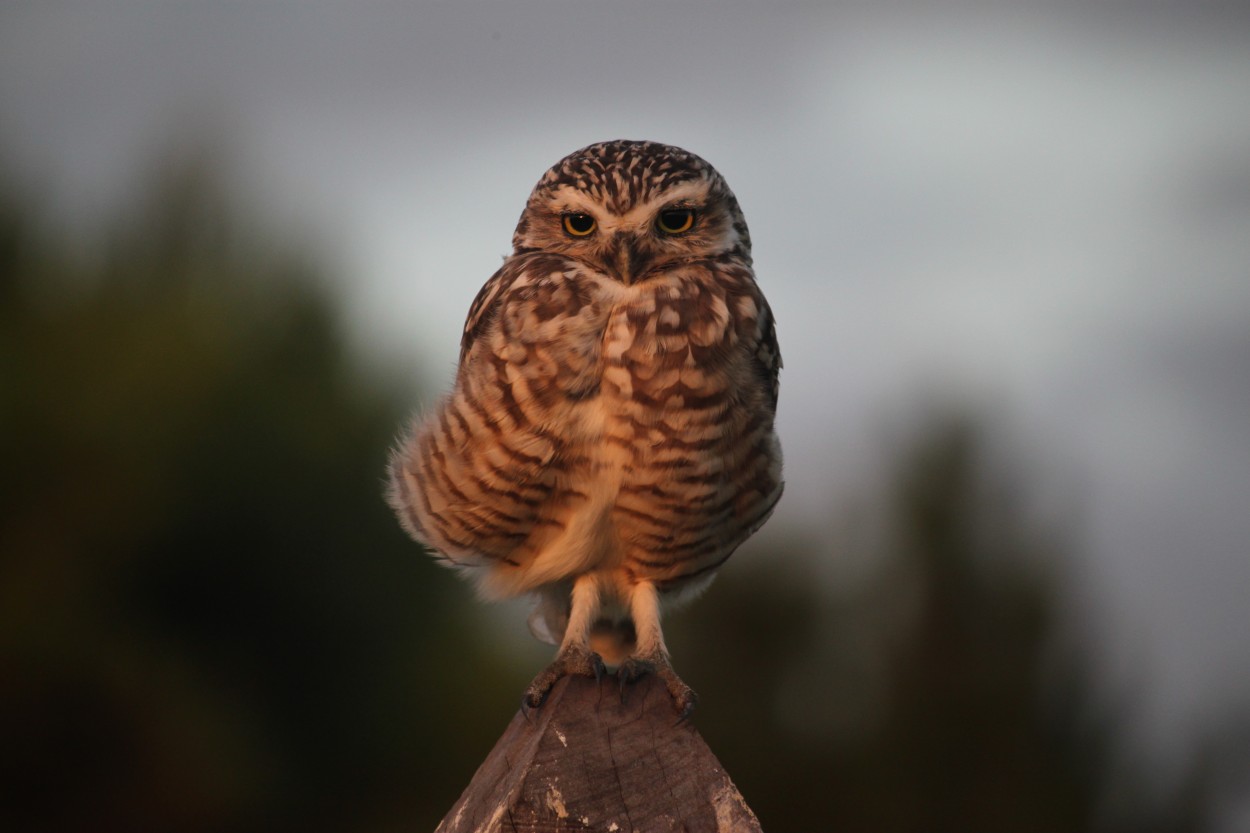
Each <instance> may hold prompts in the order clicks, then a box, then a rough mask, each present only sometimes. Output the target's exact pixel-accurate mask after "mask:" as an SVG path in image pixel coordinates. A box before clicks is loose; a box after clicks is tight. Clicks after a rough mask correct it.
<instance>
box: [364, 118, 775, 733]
mask: <svg viewBox="0 0 1250 833" xmlns="http://www.w3.org/2000/svg"><path fill="white" fill-rule="evenodd" d="M512 242H513V252H512V254H511V255H510V256H508V258H507V259H506V260H505V261H504V264H503V266H502V268H500V270H499V271H498V272H496V273H495V274H494V276H492V277H491V279H490V280H489V281H487V282H486V285H485V286H484V287H482V290H481V291H480V292H479V293H478V295H477V298H476V299H475V300H474V301H473V306H472V307H471V308H470V310H469V317H468V320H467V321H466V322H465V326H464V336H463V339H462V340H461V343H460V366H459V371H458V373H457V375H456V382H455V387H454V389H453V390H452V392H451V394H450V395H449V396H447V397H446V398H445V399H443V400H442V401H441V402H440V403H439V404H438V406H437V407H435V408H434V409H433V410H432V411H431V412H429V413H428V414H426V415H424V416H423V417H421V418H419V419H418V420H417V421H416V422H415V424H414V425H413V427H412V429H411V431H410V432H409V433H407V434H406V435H405V436H404V437H403V438H402V439H401V441H400V443H399V445H398V446H397V448H396V449H395V451H394V454H393V456H392V458H391V464H390V491H389V500H390V504H391V506H392V507H393V508H394V509H395V511H396V513H397V514H398V515H399V519H400V522H401V523H402V524H403V526H404V528H405V529H407V530H408V532H409V533H411V534H412V536H413V537H414V538H416V539H417V540H418V541H421V542H423V543H425V544H427V545H429V546H430V547H432V548H433V549H434V550H436V551H437V552H438V553H439V554H440V555H441V557H443V558H444V559H445V560H446V561H447V562H449V563H450V564H452V565H453V566H456V567H460V568H463V570H464V571H465V572H467V573H468V574H469V575H471V576H472V577H473V579H474V580H475V581H476V583H477V586H478V588H479V589H480V591H481V592H482V594H483V595H484V596H486V597H488V598H502V597H508V596H515V595H519V594H524V593H530V594H534V595H536V596H537V605H536V606H535V609H534V613H533V615H532V616H531V617H530V627H531V630H533V631H534V633H535V635H536V636H538V637H540V638H542V639H545V640H547V641H550V642H552V643H556V642H558V643H559V645H560V648H559V651H558V653H557V654H556V658H555V661H554V662H552V663H551V665H550V666H548V667H547V668H546V669H544V670H543V671H542V672H541V673H540V674H539V675H538V676H537V677H536V678H535V679H534V682H533V683H532V684H531V685H530V687H529V688H528V689H527V691H526V694H525V703H526V704H527V705H528V706H530V707H537V706H539V705H541V704H542V702H543V700H544V698H545V697H546V695H547V693H548V691H549V690H550V689H551V686H552V685H554V684H555V682H556V681H557V680H558V679H559V678H560V677H561V676H563V675H566V674H572V673H577V674H595V675H596V676H597V675H598V674H599V673H601V672H602V671H603V670H604V662H605V661H606V662H607V663H608V664H610V665H617V666H618V671H617V673H618V675H619V677H620V679H621V684H622V685H624V684H625V683H627V682H629V681H632V680H634V679H636V678H637V677H638V676H640V675H642V674H644V673H648V672H651V673H655V674H658V675H659V676H660V677H661V678H662V679H663V680H664V682H665V684H666V685H667V687H668V690H669V691H670V693H671V694H672V696H673V699H674V702H675V704H676V706H677V709H678V710H679V711H680V712H681V713H682V714H683V715H685V714H687V713H688V712H689V711H690V709H691V708H693V706H694V702H695V697H694V693H693V692H692V691H691V690H690V688H689V687H688V686H686V685H685V683H683V682H682V681H681V680H680V679H679V678H678V677H677V675H676V674H675V673H674V672H673V669H672V666H671V665H670V663H669V658H668V650H667V648H666V647H665V645H664V637H663V634H662V632H661V630H660V606H661V603H666V602H673V601H678V600H681V599H684V598H689V597H690V596H692V595H694V594H695V593H697V592H698V591H699V590H701V589H702V588H704V587H705V586H706V585H707V584H708V582H709V581H710V580H711V578H712V574H713V573H714V572H715V571H716V569H717V568H719V567H720V566H721V565H722V564H724V563H725V560H726V559H728V558H729V556H730V554H732V553H733V551H734V549H735V548H737V546H738V545H739V544H741V543H742V542H743V541H745V540H746V539H747V538H748V537H749V536H750V535H751V534H752V533H753V532H755V530H757V529H758V528H759V527H760V526H761V525H762V524H763V523H764V521H765V520H766V519H767V518H768V516H769V514H771V512H772V510H773V507H774V505H776V503H777V500H778V498H780V497H781V489H782V484H781V449H780V446H779V444H778V441H777V436H776V433H775V432H774V430H773V416H774V413H775V411H776V407H777V374H778V370H779V369H780V367H781V357H780V354H779V353H778V350H777V340H776V332H775V329H774V326H773V317H772V313H771V311H770V310H769V308H768V303H767V302H766V301H765V300H764V296H763V295H762V294H761V293H760V290H759V288H758V287H757V286H756V284H755V275H754V273H753V272H752V270H751V241H750V237H749V236H748V234H747V225H746V221H745V220H744V219H743V216H742V212H741V211H740V210H739V208H738V201H737V200H736V199H735V198H734V195H733V192H731V191H730V190H729V186H728V185H726V183H725V180H724V179H722V178H721V176H720V174H718V173H717V172H716V171H715V170H714V169H713V168H712V166H711V165H709V164H708V163H707V162H705V161H703V160H702V159H700V158H699V157H698V156H695V155H694V154H692V153H688V152H687V151H684V150H681V149H680V148H676V147H671V146H668V145H662V144H656V143H654V142H633V141H614V142H603V143H600V144H595V145H591V146H590V147H587V148H583V149H582V150H579V151H577V152H575V153H573V154H571V155H569V156H567V157H565V158H564V159H562V160H561V161H560V162H558V163H557V164H556V165H555V166H554V167H553V168H552V169H551V170H549V171H548V172H547V173H546V175H544V176H543V178H542V179H541V180H540V181H539V183H538V185H537V186H535V188H534V191H533V193H531V194H530V198H529V202H528V203H527V204H526V206H525V211H524V212H522V214H521V220H520V222H519V223H518V224H517V228H516V233H515V234H514V235H513V239H512Z"/></svg>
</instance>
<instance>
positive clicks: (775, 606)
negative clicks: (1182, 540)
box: [0, 161, 1244, 833]
mask: <svg viewBox="0 0 1250 833" xmlns="http://www.w3.org/2000/svg"><path fill="white" fill-rule="evenodd" d="M218 182H219V179H218V178H217V177H216V176H215V174H214V171H213V167H212V165H211V164H204V163H202V162H195V161H193V162H192V163H191V164H180V165H174V166H172V167H171V168H169V169H168V170H166V171H165V173H164V175H163V176H161V177H160V178H158V180H157V187H155V188H154V189H153V190H152V192H151V195H150V197H149V199H148V201H147V202H146V203H144V204H143V205H142V206H141V207H140V208H139V209H138V210H137V211H135V212H134V213H133V214H129V215H127V216H128V217H129V219H128V220H126V221H125V222H124V223H122V224H120V225H119V226H118V227H117V228H115V229H114V231H113V234H112V235H111V237H110V238H109V240H108V243H107V245H106V246H104V247H102V250H101V247H96V248H94V249H93V248H92V247H91V246H89V245H86V244H85V243H84V242H83V240H81V239H80V238H79V236H78V235H57V234H53V233H50V232H49V231H48V230H47V229H46V228H44V227H43V226H42V225H41V224H39V223H37V222H36V221H35V220H34V219H33V217H34V212H33V211H32V209H31V201H30V200H29V199H24V198H19V196H18V195H16V194H14V193H13V192H12V190H11V189H10V190H8V191H3V190H0V459H3V461H4V472H5V475H6V477H5V478H4V479H3V486H0V488H2V489H3V501H2V502H0V749H3V750H4V753H5V754H4V755H2V756H0V830H6V831H8V830H13V831H49V833H51V832H52V831H71V830H73V831H77V830H100V831H109V830H119V831H120V830H126V831H143V830H158V829H159V830H180V831H200V830H202V831H208V830H231V831H247V830H261V829H265V830H269V829H274V828H291V829H300V830H308V831H315V830H324V831H346V830H360V831H370V830H372V831H384V830H399V829H404V830H411V829H418V830H420V829H432V828H433V826H434V825H435V823H436V822H437V820H438V819H439V818H441V817H442V816H443V814H444V813H445V812H446V810H447V809H448V808H449V807H450V806H451V805H452V803H453V802H454V800H455V799H456V797H457V796H458V795H459V793H460V791H461V790H462V789H463V787H464V786H465V785H466V784H467V783H468V781H469V778H470V776H471V775H472V773H473V771H474V769H475V768H476V766H477V764H478V763H480V761H481V760H482V759H483V758H484V757H485V755H486V753H487V751H488V750H489V748H490V746H491V745H492V744H493V742H494V740H495V738H496V737H497V735H498V733H499V732H500V731H502V729H503V727H504V726H505V724H506V723H507V721H508V719H509V718H510V717H511V715H512V713H513V712H514V710H515V708H516V703H517V698H519V696H520V692H521V690H522V687H523V684H524V682H525V680H526V679H527V678H528V676H529V675H530V674H532V673H533V671H534V670H535V667H536V665H535V666H534V667H527V665H526V662H527V660H528V659H530V658H532V657H533V656H534V655H533V654H530V653H529V652H528V649H526V650H521V649H519V648H518V646H517V643H515V642H511V641H509V640H507V639H503V638H501V637H502V634H501V633H500V632H499V623H498V621H495V620H492V619H485V617H483V614H482V613H481V612H480V611H479V610H478V609H477V608H476V607H475V603H473V602H471V601H470V600H469V598H468V595H469V594H468V592H467V591H466V590H465V589H464V586H463V584H462V583H461V582H459V581H457V580H456V579H455V578H454V576H452V575H451V574H450V573H447V572H446V571H443V570H441V569H440V568H438V567H436V566H434V565H433V562H432V561H431V560H430V559H426V558H422V557H420V554H419V551H418V550H417V549H416V548H415V547H414V546H413V545H412V544H411V543H410V542H408V541H407V540H406V539H405V538H404V536H403V535H402V534H401V533H400V531H399V529H398V525H397V524H396V523H395V522H394V520H393V519H392V518H391V517H390V516H389V512H388V511H387V509H386V507H385V505H384V504H383V502H382V500H381V494H380V493H381V477H382V468H383V462H384V457H385V454H386V449H387V448H388V447H389V444H390V441H391V437H392V435H393V432H394V431H395V430H396V428H397V426H398V424H399V422H400V420H401V419H402V416H403V412H404V410H405V409H406V407H407V405H406V402H405V401H403V397H402V393H403V392H402V391H401V390H400V386H394V387H393V388H392V387H388V386H387V385H386V384H385V383H379V382H378V381H377V375H376V374H375V373H372V372H369V369H368V368H366V367H365V366H364V364H363V362H362V361H361V360H360V359H359V357H357V356H354V355H353V354H352V353H351V351H350V350H349V349H348V348H347V346H346V344H347V342H346V340H345V339H344V338H343V334H342V333H341V332H340V330H339V323H338V321H337V318H336V316H335V315H334V312H333V305H332V302H331V300H330V298H329V297H328V294H327V293H326V292H325V290H324V287H323V286H322V284H321V283H320V282H319V281H318V276H317V274H316V273H315V270H313V269H312V268H311V267H310V265H309V263H308V262H307V261H306V259H304V258H302V257H299V256H294V255H292V254H291V253H290V251H289V249H288V248H286V247H285V246H284V245H282V244H280V243H279V242H277V240H276V239H275V238H269V237H265V236H263V235H262V234H261V233H260V232H258V231H257V230H256V225H255V224H254V223H253V222H251V221H250V218H247V217H245V216H241V215H240V214H239V212H238V211H237V210H235V209H234V208H233V207H231V205H230V204H229V203H228V201H227V200H225V199H224V197H223V196H222V194H221V193H220V191H219V189H218V186H217V183H218ZM792 453H794V452H792ZM980 453H981V444H980V442H979V440H978V437H977V434H976V432H975V431H973V430H971V429H970V428H969V427H968V424H967V423H961V422H955V423H942V422H941V421H934V425H933V426H932V428H931V430H930V431H929V432H928V433H924V434H923V435H922V436H921V437H920V439H919V441H918V442H917V443H916V445H915V446H914V447H913V448H911V449H910V450H909V451H906V452H905V453H903V454H901V455H900V457H899V461H898V465H897V469H896V471H895V472H894V476H893V478H892V479H891V480H890V482H891V483H892V484H893V489H894V491H893V492H891V493H890V495H889V496H888V498H887V499H885V500H883V501H878V500H875V499H867V500H865V503H864V506H863V507H859V508H857V510H856V513H855V514H856V515H857V516H858V517H860V518H861V519H869V521H872V520H873V519H875V523H870V525H872V526H874V527H875V529H874V530H873V534H872V535H869V536H868V537H867V540H868V541H869V545H870V547H871V549H872V554H873V556H874V558H873V559H872V561H873V563H875V564H877V567H878V568H877V570H876V571H875V572H873V573H872V574H871V579H870V580H867V581H864V582H862V583H857V584H854V585H853V586H851V587H835V586H827V582H824V581H823V578H822V575H821V574H820V570H821V568H822V566H823V565H821V563H820V559H819V557H818V556H819V554H820V553H821V552H823V551H827V550H828V549H829V547H830V543H829V542H827V541H826V542H814V541H805V540H800V539H798V538H794V537H792V538H791V540H790V542H789V543H785V542H784V535H782V536H777V535H773V536H771V537H772V540H774V541H778V540H781V541H782V544H781V545H780V546H779V547H778V548H776V549H775V550H774V551H773V552H771V553H769V555H768V558H767V561H765V560H764V559H762V558H757V557H754V556H752V555H750V553H749V551H744V553H743V554H742V555H741V556H739V557H738V558H736V559H735V560H734V562H733V563H732V564H731V565H730V567H729V569H728V570H726V572H725V574H724V576H723V577H722V578H721V579H720V580H719V581H718V583H717V585H716V586H715V587H714V588H713V589H712V591H711V592H709V594H708V595H707V597H706V598H704V599H702V600H700V601H699V602H698V603H697V605H696V606H695V607H694V608H693V610H692V611H691V612H690V614H689V615H683V616H679V617H677V618H676V619H675V621H674V623H673V626H672V627H671V628H670V629H669V635H670V638H671V641H672V643H673V645H674V652H675V654H676V655H677V657H678V663H679V667H680V668H681V670H682V672H683V674H685V675H686V676H687V679H689V680H690V681H691V682H692V683H693V684H694V685H695V687H696V689H698V690H700V691H701V692H702V693H703V695H704V700H703V702H702V705H701V707H700V710H699V712H698V713H697V714H696V717H695V719H696V721H697V722H698V724H699V726H700V728H701V730H702V731H703V733H704V735H705V737H706V738H707V739H708V741H709V743H710V744H711V746H712V748H713V750H714V751H715V752H716V754H717V755H718V756H719V757H720V758H721V760H722V761H723V762H724V763H725V764H726V766H727V767H728V768H729V771H730V772H731V773H732V775H733V776H734V778H735V780H736V781H737V782H738V784H739V786H741V788H742V790H743V792H744V794H745V795H746V797H747V800H748V801H749V802H750V803H751V805H752V807H753V808H754V809H755V810H756V811H757V812H758V813H759V815H760V817H761V820H762V821H763V823H764V826H765V829H767V830H769V831H772V833H782V832H783V831H786V830H793V831H812V830H837V831H869V830H871V831H883V833H889V832H890V831H920V830H924V831H930V830H948V829H958V830H960V831H978V830H986V831H989V830H993V831H995V833H997V831H1001V830H1013V831H1039V833H1040V832H1041V831H1060V830H1062V831H1071V830H1090V829H1102V830H1110V831H1129V830H1138V831H1156V830H1158V831H1162V830H1173V831H1185V830H1195V829H1199V827H1200V826H1201V821H1202V817H1203V812H1204V810H1205V808H1206V806H1207V804H1208V797H1207V794H1206V792H1205V785H1206V783H1207V781H1206V780H1205V779H1207V778H1208V777H1209V775H1210V773H1211V772H1212V771H1213V769H1212V768H1213V767H1216V766H1217V765H1222V764H1221V760H1216V759H1214V758H1211V757H1209V756H1208V757H1206V758H1200V759H1199V760H1198V761H1197V763H1196V764H1195V768H1194V769H1193V774H1192V777H1190V778H1189V780H1188V781H1187V782H1186V784H1185V785H1183V788H1182V789H1179V790H1177V791H1174V792H1173V793H1170V794H1166V795H1164V796H1163V797H1162V798H1159V797H1157V796H1152V795H1150V794H1148V791H1147V787H1146V786H1145V785H1146V784H1147V782H1146V781H1144V780H1143V779H1141V778H1138V777H1135V776H1132V774H1130V777H1122V775H1121V774H1118V773H1117V771H1116V770H1115V769H1114V767H1113V766H1112V757H1113V756H1112V751H1113V749H1114V748H1115V747H1116V745H1117V743H1118V741H1117V739H1118V737H1119V736H1120V734H1121V729H1122V727H1120V726H1119V725H1118V724H1117V722H1116V721H1115V719H1113V718H1111V717H1110V716H1109V714H1108V712H1107V710H1105V709H1103V710H1100V709H1098V708H1097V707H1096V705H1095V702H1094V699H1093V697H1092V693H1091V686H1090V680H1089V676H1088V674H1087V673H1086V672H1085V670H1084V665H1083V662H1084V660H1083V659H1082V657H1081V656H1080V655H1079V654H1078V653H1074V652H1069V653H1064V651H1063V650H1059V649H1061V648H1062V647H1063V646H1060V645H1057V643H1056V640H1055V635H1056V615H1057V614H1056V592H1057V591H1056V582H1055V580H1054V579H1055V576H1056V574H1057V573H1056V571H1057V570H1059V569H1062V567H1063V565H1064V563H1065V560H1066V558H1067V556H1066V555H1065V553H1064V551H1063V550H1064V547H1063V546H1062V542H1057V541H1055V540H1053V539H1052V538H1051V537H1049V536H1048V535H1046V534H1042V533H1041V532H1039V530H1037V529H1036V528H1034V527H1033V526H1032V525H1031V524H1029V523H1028V522H1027V521H1026V520H1025V518H1024V516H1023V515H1022V513H1020V512H1019V511H1017V508H1016V507H1015V506H1014V505H1013V503H1012V501H1011V500H1010V497H1011V494H1012V488H1011V487H1012V483H1011V481H1010V479H1009V478H1007V479H1004V478H1003V477H1001V476H1000V477H997V478H995V477H988V476H987V473H986V468H985V467H984V466H983V465H981V461H980ZM836 545H837V547H838V548H842V544H841V543H837V544H836ZM779 565H781V566H779ZM484 619H485V624H484V625H482V626H481V627H482V630H481V631H480V632H479V630H478V629H477V628H476V627H474V625H473V623H477V622H483V621H484ZM483 633H485V634H488V635H489V639H486V638H482V634H483ZM492 645H501V646H503V647H502V648H492V647H491V646H492ZM1068 647H1069V649H1071V648H1072V646H1068ZM518 656H520V657H524V658H525V659H522V660H520V661H518V659H517V657H518ZM1243 737H1244V736H1243ZM1239 754H1240V753H1239ZM1222 760H1227V761H1234V760H1235V761H1244V758H1238V757H1237V756H1236V755H1234V754H1229V755H1226V756H1224V758H1223V759H1222ZM1217 775H1218V773H1217ZM1131 808H1139V810H1140V811H1139V812H1138V813H1136V814H1134V813H1131V812H1128V809H1131Z"/></svg>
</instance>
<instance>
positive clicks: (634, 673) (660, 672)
mask: <svg viewBox="0 0 1250 833" xmlns="http://www.w3.org/2000/svg"><path fill="white" fill-rule="evenodd" d="M646 674H654V675H655V676H657V677H659V678H660V680H661V682H663V683H664V687H665V688H667V689H668V693H669V696H670V697H672V698H673V706H674V708H676V709H677V722H678V723H681V722H683V721H685V720H686V718H688V717H690V715H691V713H692V712H693V711H694V707H695V706H696V705H697V704H698V702H699V698H698V696H697V695H696V694H695V693H694V690H693V689H691V688H690V686H688V685H686V684H685V683H684V682H682V679H681V677H678V676H677V672H676V671H674V670H673V665H672V663H671V662H669V659H668V657H667V656H666V655H665V654H663V653H659V652H657V653H655V654H650V655H648V656H645V657H640V656H632V657H628V658H627V659H626V660H625V661H624V662H622V663H621V665H620V667H619V668H617V669H616V676H617V679H619V680H620V681H621V696H622V697H624V696H625V687H626V686H627V685H629V684H630V683H633V682H636V681H637V680H639V679H641V678H642V677H643V676H644V675H646Z"/></svg>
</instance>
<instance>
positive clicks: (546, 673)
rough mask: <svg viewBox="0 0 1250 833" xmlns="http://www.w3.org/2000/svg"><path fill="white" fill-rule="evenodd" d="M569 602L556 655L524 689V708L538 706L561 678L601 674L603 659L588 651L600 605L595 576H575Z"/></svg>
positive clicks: (599, 675) (597, 675)
mask: <svg viewBox="0 0 1250 833" xmlns="http://www.w3.org/2000/svg"><path fill="white" fill-rule="evenodd" d="M571 601H572V604H571V607H570V610H569V623H568V626H567V627H566V628H565V629H564V639H563V640H562V641H561V642H560V650H559V651H557V652H556V658H555V659H554V660H553V661H552V663H551V664H550V665H548V666H547V667H546V668H544V669H543V670H542V671H540V672H539V673H538V676H537V677H535V678H534V681H533V682H532V683H530V685H529V688H527V689H525V697H524V698H523V699H522V704H523V705H524V706H525V707H527V708H531V709H536V708H538V707H539V706H541V705H542V704H543V701H544V700H546V699H547V695H548V694H550V693H551V687H552V686H554V685H555V684H556V681H558V680H559V679H560V678H561V677H567V676H568V675H570V674H581V675H583V676H586V677H594V678H595V679H598V678H600V677H602V676H603V671H604V669H603V660H602V659H601V658H600V657H599V655H598V654H596V653H595V652H594V651H592V650H590V629H591V626H592V625H593V624H594V621H595V618H596V617H598V615H599V608H600V606H601V599H600V596H599V580H598V578H597V577H596V576H594V575H591V574H586V575H582V576H578V578H577V579H576V580H575V581H574V582H573V592H572V596H571Z"/></svg>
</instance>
